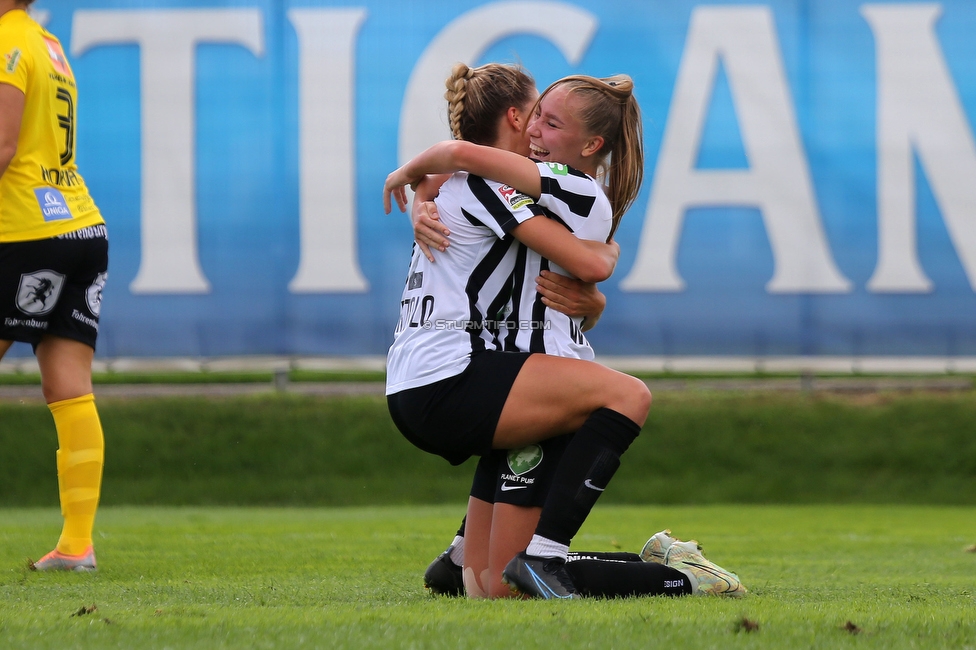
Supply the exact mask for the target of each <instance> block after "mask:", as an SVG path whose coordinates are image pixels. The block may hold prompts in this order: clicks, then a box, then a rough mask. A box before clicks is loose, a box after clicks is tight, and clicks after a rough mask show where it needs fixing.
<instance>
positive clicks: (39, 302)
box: [17, 270, 64, 316]
mask: <svg viewBox="0 0 976 650" xmlns="http://www.w3.org/2000/svg"><path fill="white" fill-rule="evenodd" d="M63 286H64V276H63V275H61V274H60V273H55V272H54V271H51V270H44V271H34V272H33V273H24V274H23V275H21V276H20V286H19V287H17V309H19V310H20V311H22V312H24V313H25V314H29V315H31V316H43V315H44V314H47V313H48V312H50V311H51V310H52V309H54V306H55V305H56V304H58V297H59V296H60V295H61V288H62V287H63Z"/></svg>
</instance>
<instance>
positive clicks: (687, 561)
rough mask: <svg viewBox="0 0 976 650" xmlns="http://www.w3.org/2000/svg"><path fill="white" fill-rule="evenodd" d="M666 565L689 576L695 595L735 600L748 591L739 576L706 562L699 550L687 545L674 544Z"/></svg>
mask: <svg viewBox="0 0 976 650" xmlns="http://www.w3.org/2000/svg"><path fill="white" fill-rule="evenodd" d="M664 564H665V565H667V566H669V567H671V568H672V569H677V570H678V571H681V572H682V573H683V574H685V575H686V576H688V579H689V580H690V581H691V593H693V594H697V595H700V596H732V597H733V598H741V597H742V596H745V595H746V591H747V590H746V588H745V586H744V585H743V584H742V583H741V582H739V576H737V575H735V574H734V573H730V572H729V571H726V570H725V569H723V568H722V567H720V566H718V565H717V564H715V563H714V562H710V561H708V560H706V559H705V556H704V555H702V553H701V551H700V550H699V549H692V548H689V547H688V544H687V543H683V544H672V545H671V546H670V548H668V551H667V555H666V556H665V562H664Z"/></svg>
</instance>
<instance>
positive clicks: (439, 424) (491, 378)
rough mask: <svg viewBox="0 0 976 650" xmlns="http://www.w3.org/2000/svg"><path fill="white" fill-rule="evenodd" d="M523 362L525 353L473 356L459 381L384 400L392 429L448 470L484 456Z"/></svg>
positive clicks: (485, 353) (493, 353)
mask: <svg viewBox="0 0 976 650" xmlns="http://www.w3.org/2000/svg"><path fill="white" fill-rule="evenodd" d="M528 358H529V353H527V352H493V351H486V352H478V353H476V354H474V355H472V357H471V362H470V363H469V364H468V367H467V368H465V369H464V372H462V373H461V374H459V375H455V376H454V377H448V378H447V379H442V380H440V381H437V382H434V383H433V384H428V385H427V386H419V387H417V388H408V389H407V390H402V391H400V392H399V393H394V394H392V395H388V396H387V398H386V401H387V404H388V406H389V407H390V416H391V417H392V418H393V423H394V424H396V426H397V428H398V429H399V430H400V433H402V434H403V436H404V437H405V438H406V439H407V440H409V441H410V442H411V443H412V444H413V445H414V446H416V447H419V448H420V449H423V450H424V451H426V452H428V453H431V454H437V455H438V456H442V457H443V458H445V459H447V461H448V462H449V463H451V464H452V465H460V464H461V463H463V462H464V461H466V460H467V459H469V458H471V457H472V456H484V455H485V454H488V453H490V452H491V441H492V440H493V439H494V437H495V429H496V427H497V426H498V418H499V417H501V414H502V408H504V407H505V400H507V399H508V393H509V391H511V390H512V384H514V383H515V378H516V377H518V374H519V371H521V370H522V365H523V364H524V363H525V361H526V360H527V359H528Z"/></svg>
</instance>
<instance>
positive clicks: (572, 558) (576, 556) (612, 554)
mask: <svg viewBox="0 0 976 650" xmlns="http://www.w3.org/2000/svg"><path fill="white" fill-rule="evenodd" d="M580 560H613V561H614V562H643V561H644V560H643V559H641V556H640V555H638V554H637V553H627V552H626V551H570V552H569V557H567V558H566V561H567V562H578V561H580Z"/></svg>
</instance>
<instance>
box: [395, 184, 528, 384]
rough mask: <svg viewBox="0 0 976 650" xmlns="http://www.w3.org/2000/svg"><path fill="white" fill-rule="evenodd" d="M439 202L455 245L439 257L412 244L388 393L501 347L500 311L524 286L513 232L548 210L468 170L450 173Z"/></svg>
mask: <svg viewBox="0 0 976 650" xmlns="http://www.w3.org/2000/svg"><path fill="white" fill-rule="evenodd" d="M435 202H436V204H437V211H438V214H439V215H440V220H441V222H442V223H443V224H444V225H446V226H447V227H448V228H449V229H450V231H451V235H450V241H451V245H450V246H449V247H448V248H447V250H446V251H445V252H443V253H442V252H435V254H434V255H435V258H436V261H435V262H430V261H428V260H427V258H426V257H425V256H424V255H423V253H422V252H421V251H420V249H419V248H418V247H417V246H416V244H415V245H414V251H413V254H412V256H411V259H410V270H409V272H408V273H407V279H406V283H405V284H404V287H403V295H402V297H401V300H400V319H399V322H398V323H397V327H396V331H395V333H394V341H393V345H392V346H391V347H390V351H389V354H388V355H387V368H386V373H387V378H386V393H387V394H388V395H391V394H393V393H397V392H399V391H402V390H406V389H408V388H416V387H418V386H426V385H428V384H431V383H433V382H436V381H440V380H442V379H446V378H448V377H453V376H455V375H458V374H460V373H461V372H462V371H463V370H464V369H465V368H466V367H467V365H468V362H469V361H470V358H471V354H472V353H474V352H478V351H482V350H500V349H501V347H502V346H501V343H500V341H499V338H498V335H499V332H500V330H501V323H500V322H499V321H500V320H501V318H500V317H504V312H505V308H506V305H508V304H509V303H510V301H511V298H512V295H513V292H514V291H521V287H519V288H518V289H516V288H515V287H514V285H513V282H514V279H513V278H514V274H513V271H514V269H515V263H516V259H517V258H518V251H517V242H516V240H515V238H514V237H512V235H511V234H510V233H511V231H512V230H513V229H514V228H515V227H516V226H518V225H519V224H520V223H522V222H523V221H525V220H527V219H530V218H532V217H534V216H538V215H541V214H542V208H541V207H540V206H539V205H537V204H536V202H535V201H533V200H532V199H531V198H530V197H528V196H525V195H524V194H521V193H520V192H518V191H516V190H514V189H512V188H511V187H509V186H507V185H502V184H501V183H496V182H494V181H489V180H485V179H483V178H481V177H479V176H474V175H472V174H468V173H465V172H458V173H456V174H454V175H453V176H452V177H451V178H450V179H448V180H447V182H445V183H444V185H442V186H441V189H440V194H439V195H438V197H437V199H436V201H435Z"/></svg>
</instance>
